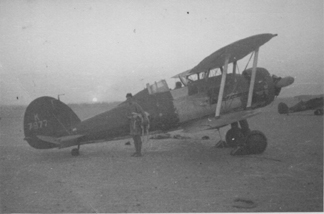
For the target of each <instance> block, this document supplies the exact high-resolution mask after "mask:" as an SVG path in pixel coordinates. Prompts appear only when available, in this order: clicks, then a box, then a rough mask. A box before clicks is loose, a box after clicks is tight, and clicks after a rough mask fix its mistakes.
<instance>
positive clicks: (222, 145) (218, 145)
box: [215, 128, 228, 148]
mask: <svg viewBox="0 0 324 214" xmlns="http://www.w3.org/2000/svg"><path fill="white" fill-rule="evenodd" d="M217 132H218V134H219V137H220V140H219V141H218V142H217V143H216V145H215V147H216V148H226V147H228V145H227V143H226V141H224V140H223V139H222V135H221V133H220V131H219V128H218V129H217Z"/></svg>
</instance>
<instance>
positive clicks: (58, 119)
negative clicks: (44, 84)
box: [24, 97, 81, 149]
mask: <svg viewBox="0 0 324 214" xmlns="http://www.w3.org/2000/svg"><path fill="white" fill-rule="evenodd" d="M80 122H81V120H80V119H79V117H78V116H77V115H76V114H75V113H74V112H73V111H72V109H71V108H70V107H68V106H67V105H66V104H64V103H62V102H61V101H60V100H57V99H55V98H52V97H39V98H37V99H35V100H34V101H32V102H31V103H30V104H29V105H28V107H27V109H26V112H25V116H24V133H25V140H26V141H27V142H28V144H29V145H30V146H32V147H33V148H36V149H50V148H54V147H57V145H56V144H53V143H49V142H45V141H42V140H40V139H39V138H38V137H37V135H42V136H51V137H62V136H67V135H70V134H71V132H72V128H73V127H74V126H75V125H76V124H78V123H80Z"/></svg>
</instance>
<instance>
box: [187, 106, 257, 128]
mask: <svg viewBox="0 0 324 214" xmlns="http://www.w3.org/2000/svg"><path fill="white" fill-rule="evenodd" d="M259 113H261V111H260V110H245V111H238V112H233V113H228V114H224V115H221V116H220V117H219V118H216V117H214V116H209V117H204V118H200V119H196V120H193V121H189V122H188V123H185V124H184V125H182V128H183V130H184V132H198V131H203V130H208V129H217V128H220V127H223V126H226V125H228V124H231V123H234V122H237V121H240V120H244V119H247V118H249V117H253V116H255V115H257V114H259Z"/></svg>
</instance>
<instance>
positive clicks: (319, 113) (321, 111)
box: [314, 109, 323, 115]
mask: <svg viewBox="0 0 324 214" xmlns="http://www.w3.org/2000/svg"><path fill="white" fill-rule="evenodd" d="M314 114H315V115H323V109H316V110H315V111H314Z"/></svg>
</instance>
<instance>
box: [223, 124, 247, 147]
mask: <svg viewBox="0 0 324 214" xmlns="http://www.w3.org/2000/svg"><path fill="white" fill-rule="evenodd" d="M225 138H226V143H227V145H228V146H229V147H235V146H238V145H240V144H242V142H243V141H244V134H243V132H242V129H240V128H238V127H235V128H231V129H230V130H228V131H227V132H226V136H225Z"/></svg>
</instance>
